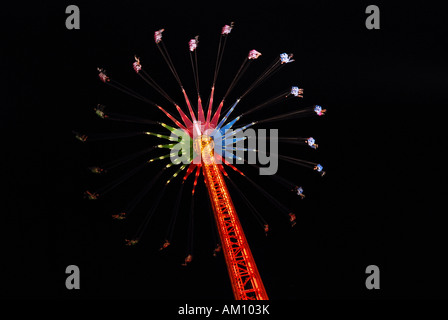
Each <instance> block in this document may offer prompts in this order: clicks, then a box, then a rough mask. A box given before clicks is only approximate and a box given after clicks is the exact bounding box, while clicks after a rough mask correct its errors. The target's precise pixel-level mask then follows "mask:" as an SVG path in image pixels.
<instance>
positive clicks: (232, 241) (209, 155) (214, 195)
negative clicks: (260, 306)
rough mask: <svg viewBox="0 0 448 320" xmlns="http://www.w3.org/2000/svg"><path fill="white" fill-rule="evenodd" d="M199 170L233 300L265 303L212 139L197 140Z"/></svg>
mask: <svg viewBox="0 0 448 320" xmlns="http://www.w3.org/2000/svg"><path fill="white" fill-rule="evenodd" d="M200 145H201V154H202V160H201V161H202V168H203V172H204V176H205V181H206V185H207V189H208V192H209V195H210V200H211V202H212V208H213V213H214V216H215V221H216V224H217V227H218V231H219V237H220V239H221V245H222V248H223V253H224V258H225V261H226V264H227V270H228V272H229V277H230V281H231V284H232V290H233V295H234V297H235V299H236V300H268V295H267V293H266V290H265V288H264V285H263V282H262V281H261V277H260V274H259V273H258V269H257V266H256V264H255V260H254V258H253V256H252V253H251V251H250V248H249V244H248V243H247V240H246V237H245V235H244V232H243V228H242V227H241V223H240V221H239V219H238V215H237V213H236V211H235V207H234V206H233V203H232V199H231V198H230V195H229V191H228V190H227V186H226V184H225V182H224V178H223V176H222V174H221V171H220V170H219V168H218V166H217V164H216V163H215V158H214V156H213V140H211V138H210V137H207V136H202V137H201V144H200Z"/></svg>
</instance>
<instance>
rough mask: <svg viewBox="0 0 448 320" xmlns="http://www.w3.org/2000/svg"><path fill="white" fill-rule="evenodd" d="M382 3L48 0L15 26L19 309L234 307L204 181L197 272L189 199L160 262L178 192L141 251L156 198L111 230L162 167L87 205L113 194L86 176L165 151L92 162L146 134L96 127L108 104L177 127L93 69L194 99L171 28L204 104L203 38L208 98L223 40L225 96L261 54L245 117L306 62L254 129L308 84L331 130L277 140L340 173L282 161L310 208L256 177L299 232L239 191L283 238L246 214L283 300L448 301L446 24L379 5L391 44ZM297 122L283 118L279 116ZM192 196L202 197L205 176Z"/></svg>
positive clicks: (134, 146)
mask: <svg viewBox="0 0 448 320" xmlns="http://www.w3.org/2000/svg"><path fill="white" fill-rule="evenodd" d="M69 4H76V5H78V6H79V8H80V12H81V29H80V30H67V29H66V28H65V19H66V17H67V15H66V14H65V8H66V7H67V6H68V5H69ZM369 4H371V3H368V2H364V1H360V2H357V3H356V4H348V3H340V2H338V3H325V2H315V1H313V2H312V3H311V2H299V1H294V2H285V3H283V2H262V3H260V2H254V1H252V2H251V3H244V4H243V3H242V2H241V1H240V2H230V3H223V2H216V3H215V2H207V3H204V2H196V1H185V2H182V3H180V4H178V3H177V2H169V3H165V4H163V3H161V2H154V1H130V2H123V3H121V4H118V3H110V2H107V1H95V3H94V4H93V3H91V2H87V1H76V2H73V3H72V2H70V3H69V2H66V1H60V2H58V3H56V2H55V1H54V2H53V3H51V2H45V1H44V2H40V3H33V4H21V5H16V6H10V7H7V9H6V10H2V12H1V18H2V24H3V27H2V31H4V32H3V33H4V38H3V40H2V56H3V57H2V59H1V63H2V70H3V72H2V75H3V76H2V80H1V81H2V87H3V89H4V93H3V94H2V97H3V102H2V107H1V117H0V123H1V131H2V137H3V139H2V141H3V146H4V148H2V149H3V152H2V156H1V159H2V162H3V164H2V168H3V172H2V179H1V181H2V185H3V188H2V190H4V191H3V192H2V197H1V199H2V200H1V208H2V225H3V226H5V230H6V232H5V233H3V234H4V235H5V236H6V237H5V239H4V240H3V241H2V242H3V246H2V247H3V248H4V251H5V255H4V259H3V261H2V268H5V269H4V271H2V288H3V289H2V296H3V297H13V298H67V299H72V298H143V299H177V300H179V301H185V300H189V299H232V292H231V287H230V283H229V280H228V276H227V271H226V268H225V263H224V259H223V257H222V255H221V256H219V257H217V258H213V257H212V256H211V252H212V250H213V247H214V244H213V241H212V233H211V231H210V230H211V227H212V223H211V220H210V216H209V213H208V211H207V210H208V207H207V200H206V199H207V197H206V190H205V187H204V185H203V183H202V178H200V180H199V182H200V183H199V186H198V190H197V194H196V199H197V200H198V201H196V207H197V213H196V215H195V217H196V221H195V244H194V252H195V253H194V257H195V258H194V260H193V262H192V263H191V265H190V266H189V267H188V268H183V267H181V266H180V263H181V262H182V261H183V258H184V257H185V248H186V237H187V221H188V219H187V215H188V208H189V200H188V198H189V197H186V196H184V200H183V205H182V208H183V210H181V218H180V220H179V223H178V225H177V228H176V234H175V242H173V245H172V246H171V247H170V248H169V250H167V251H164V252H159V251H158V248H159V246H160V244H161V243H162V242H163V237H164V234H165V231H166V227H167V224H168V221H169V216H170V208H171V205H172V199H174V196H175V195H176V192H177V190H178V186H179V181H177V183H175V181H173V184H172V185H171V186H170V187H169V189H168V190H167V194H166V196H165V197H164V198H163V200H162V205H161V207H160V208H159V210H158V214H157V215H156V217H155V219H154V220H153V222H152V224H151V225H150V227H149V228H148V230H147V232H146V234H145V236H144V237H143V238H142V240H141V243H140V244H139V245H138V246H135V247H131V248H129V247H126V246H124V241H123V239H124V238H126V237H128V236H130V235H132V233H133V231H134V230H135V229H136V228H137V226H138V224H139V223H140V221H141V219H142V217H143V214H144V208H145V206H144V204H146V208H147V207H148V205H149V204H150V202H151V201H152V199H153V198H154V196H155V192H154V193H152V194H151V195H150V196H149V197H148V199H147V200H146V202H144V203H143V205H142V208H141V210H140V211H137V212H136V213H135V216H134V217H133V219H129V221H126V222H124V223H121V222H120V221H118V222H117V221H114V220H112V219H111V218H110V215H111V214H112V213H115V212H116V211H117V210H119V209H117V208H121V206H123V205H125V204H126V202H127V201H129V200H130V199H131V198H132V195H133V194H134V193H135V192H136V191H138V190H139V189H140V188H141V187H142V186H143V185H144V182H145V180H147V179H148V177H151V176H152V175H154V173H155V172H157V170H159V169H160V168H161V166H160V165H159V164H155V165H154V166H153V167H151V168H149V167H148V168H146V169H145V170H144V171H142V173H141V175H139V176H138V177H136V178H135V179H131V180H130V181H131V182H130V183H127V184H124V185H123V186H122V187H120V188H119V189H117V190H116V191H114V192H113V193H111V194H110V195H109V196H107V197H105V198H104V199H101V200H99V201H98V202H90V201H86V200H84V199H83V198H82V193H83V191H84V190H86V189H92V188H94V187H98V186H101V185H104V183H106V182H107V181H109V180H108V179H111V178H113V177H100V178H98V177H96V176H92V175H91V174H90V173H89V172H88V170H87V167H88V166H91V165H97V164H100V163H104V162H105V161H109V160H112V159H115V158H117V157H119V156H120V155H123V154H126V153H127V152H131V151H133V150H134V151H135V150H139V149H142V148H144V147H146V146H147V145H148V146H149V145H152V144H154V141H156V140H155V139H152V138H148V137H144V138H137V139H134V140H132V139H129V140H122V141H117V142H104V143H102V142H98V143H97V142H92V143H90V144H82V143H79V141H77V140H75V139H74V138H73V135H72V133H71V132H72V130H78V131H84V132H114V131H117V130H118V131H119V130H123V131H126V130H131V131H132V130H133V129H132V128H133V127H131V126H125V125H122V124H119V123H108V122H105V121H101V119H99V118H97V117H95V115H94V113H93V110H92V109H93V106H95V105H96V104H97V103H102V104H105V105H107V106H108V108H110V109H111V110H117V111H120V112H121V113H127V112H129V113H130V114H138V115H143V116H146V117H151V118H155V119H156V120H161V119H164V118H163V115H161V114H160V112H158V111H157V110H152V109H151V107H150V106H147V105H144V104H143V103H141V102H139V101H136V100H134V99H133V98H131V97H127V96H123V95H122V94H121V93H117V92H115V91H113V90H112V89H111V88H109V87H107V86H105V85H104V84H103V83H101V82H100V81H99V80H98V77H97V71H96V67H98V66H100V67H104V68H105V69H106V70H107V71H108V75H109V76H111V77H114V78H116V79H117V80H118V81H120V82H122V83H124V84H126V85H127V86H129V87H131V88H134V89H135V90H136V91H139V92H142V93H144V94H145V95H146V96H148V97H150V98H151V99H152V100H155V101H157V102H159V101H160V102H163V103H165V102H164V101H163V100H162V98H161V97H159V96H157V95H156V93H155V92H153V91H151V89H149V88H148V87H145V84H144V83H142V82H141V81H139V80H140V79H138V77H136V75H135V73H134V71H133V70H132V68H131V64H132V62H133V56H134V54H137V55H139V56H140V57H141V58H142V63H143V64H144V65H145V66H148V68H149V70H150V71H152V70H153V75H154V77H155V78H156V79H157V80H158V81H159V82H160V83H161V84H162V86H163V87H164V88H165V89H166V91H167V92H168V93H170V94H172V95H173V97H174V98H175V100H177V101H181V98H182V97H181V95H180V92H179V90H178V86H177V84H176V82H175V81H174V79H173V77H172V76H171V75H170V73H169V70H168V68H167V67H166V66H165V65H164V61H163V60H162V58H161V56H160V54H159V53H158V50H157V49H156V46H155V45H154V43H153V38H152V37H153V32H154V30H158V29H160V28H165V29H166V31H165V33H164V41H165V43H166V45H167V48H168V50H169V51H170V54H171V57H172V58H173V61H174V63H175V65H176V68H177V69H178V72H179V74H180V76H181V78H182V80H183V83H184V86H185V88H186V89H187V91H188V92H189V93H190V98H193V97H194V95H193V93H194V86H193V78H192V75H191V68H190V65H189V59H188V55H187V42H188V40H189V39H190V38H192V37H194V36H195V35H197V34H199V35H200V48H199V51H198V54H199V61H200V62H199V63H200V66H199V68H200V76H201V80H200V81H201V92H202V96H203V99H204V100H205V98H206V97H208V94H209V92H208V90H209V88H210V84H211V83H210V82H211V78H212V72H213V68H214V62H215V54H216V46H217V43H218V39H219V37H218V35H219V32H220V28H221V27H222V26H223V25H224V24H228V23H229V22H230V21H235V28H234V29H233V31H232V34H231V35H230V37H229V40H228V43H227V47H226V52H225V56H224V60H223V65H222V69H221V72H220V75H219V78H218V84H217V88H219V89H217V96H218V97H219V96H222V94H223V93H224V90H225V88H226V85H228V83H229V82H230V81H231V79H232V77H233V75H234V73H235V72H236V71H237V69H238V67H239V65H240V63H241V61H242V59H243V57H244V55H245V54H247V52H248V51H249V50H250V49H254V48H255V49H257V50H258V51H260V52H262V53H263V56H262V57H261V58H260V61H257V64H254V65H253V66H251V68H250V69H249V71H248V73H247V74H246V77H245V79H243V80H242V81H241V83H240V84H239V85H238V86H237V88H235V90H234V91H233V92H232V94H231V95H230V96H229V101H231V100H232V99H235V98H236V97H237V94H238V93H241V92H242V90H243V89H244V88H245V87H247V85H249V84H250V80H253V79H254V78H255V76H256V75H257V74H258V73H259V72H261V71H262V70H263V68H264V67H265V66H266V65H267V64H268V63H270V62H271V61H272V60H273V59H274V57H275V56H276V55H277V54H279V53H281V52H293V53H294V58H295V59H296V61H295V62H294V63H293V64H291V65H288V66H287V67H285V68H284V70H282V72H281V73H279V74H276V75H275V76H274V77H273V78H272V79H270V80H269V81H268V82H267V83H266V84H264V85H263V86H262V87H260V88H258V89H257V90H255V91H254V92H253V93H251V94H250V96H248V98H247V101H246V103H245V104H243V103H242V104H241V105H240V106H239V108H241V109H240V111H241V110H244V107H248V106H250V105H251V104H255V103H259V102H262V101H263V99H266V98H269V97H271V96H273V95H275V94H276V93H278V92H280V91H281V90H283V89H285V88H287V87H289V86H291V85H295V84H298V85H300V86H301V87H303V88H304V89H305V98H304V99H303V102H301V105H303V106H309V105H313V104H320V105H322V106H324V107H325V108H327V109H328V113H327V115H326V116H325V117H322V118H318V117H311V118H301V119H291V120H287V121H282V122H276V123H272V124H271V125H269V126H268V125H266V126H264V127H265V128H278V129H279V130H280V136H310V135H312V136H313V137H315V138H316V139H317V142H318V143H319V145H320V146H319V149H318V150H317V151H314V150H311V149H308V148H305V147H297V146H294V145H284V144H281V145H280V152H281V153H283V154H288V155H292V156H295V157H299V158H303V159H307V160H312V161H317V162H321V163H322V164H323V165H324V166H325V167H326V169H327V175H326V176H325V177H323V178H320V177H319V176H318V175H317V174H315V172H311V173H310V172H308V171H306V170H305V169H304V168H301V167H297V166H292V165H289V164H287V163H284V162H280V166H279V174H280V175H281V176H283V177H286V178H288V179H289V180H292V181H296V182H297V183H299V184H302V185H303V186H304V188H305V193H306V195H307V197H306V198H305V199H304V200H303V201H301V200H299V199H297V198H295V197H294V196H293V195H292V194H291V193H289V192H288V191H287V190H282V189H280V187H279V186H277V185H275V184H274V183H273V182H272V180H270V178H269V177H259V176H258V175H257V174H256V172H255V171H254V170H253V169H252V168H244V170H245V171H247V172H248V173H249V174H250V176H251V177H252V178H253V179H254V180H256V181H257V182H260V183H261V185H262V186H263V187H265V188H266V189H267V190H269V191H270V192H272V194H273V195H275V196H276V197H278V199H280V200H281V201H282V202H283V203H284V204H285V205H286V206H288V207H290V208H292V209H293V211H294V212H296V215H297V217H298V223H297V226H296V227H295V228H293V229H291V228H290V226H289V224H288V221H287V220H286V219H285V218H284V217H282V216H281V214H280V213H279V212H278V210H277V209H276V207H274V206H272V205H271V204H269V203H268V202H267V201H265V200H263V199H261V198H262V196H261V194H259V193H257V192H256V191H255V190H253V189H251V187H250V185H249V184H247V183H246V182H245V181H244V180H243V179H241V178H240V177H238V176H237V175H235V174H233V172H231V173H230V174H231V175H232V178H233V179H234V180H235V181H236V182H238V183H239V184H240V186H241V189H242V190H244V192H245V194H246V195H247V196H248V197H249V198H250V199H251V200H252V201H253V202H254V203H255V204H256V205H257V207H258V209H259V210H260V211H261V212H262V214H263V215H264V217H265V218H266V219H267V220H268V221H269V222H270V224H271V229H272V232H271V234H270V235H269V236H268V237H265V236H264V233H263V230H261V229H260V228H259V227H258V225H257V224H256V221H255V220H254V219H253V217H252V216H250V214H249V213H248V210H247V208H246V207H245V206H244V203H243V202H241V200H240V199H239V198H238V197H237V196H235V197H234V202H235V205H236V207H237V210H238V212H239V216H240V219H241V221H242V224H243V227H244V229H245V232H246V236H247V238H248V240H249V243H250V245H251V248H252V251H253V254H254V256H255V259H256V261H257V265H258V267H259V270H260V273H261V275H262V278H263V280H264V283H265V286H266V289H267V291H268V294H269V296H270V298H271V299H272V300H286V299H291V300H294V299H308V298H367V299H370V298H373V299H376V298H441V297H444V298H446V296H447V294H446V289H445V286H446V277H445V275H444V270H445V267H446V263H445V262H444V257H443V256H444V254H445V245H446V240H447V239H446V235H445V228H446V224H444V221H445V220H444V216H445V214H446V210H445V208H444V207H443V206H439V204H443V201H440V200H443V197H444V194H445V192H444V183H446V173H445V170H444V163H443V161H442V160H441V159H440V158H441V154H442V152H443V151H445V150H446V148H445V145H444V142H445V141H444V135H443V132H444V130H443V127H444V121H443V117H444V110H443V109H444V108H445V106H446V101H445V100H446V99H443V97H444V96H443V92H442V88H441V87H442V85H443V84H445V85H446V82H447V80H446V63H445V60H443V58H444V55H443V54H442V47H443V42H444V41H445V34H446V33H445V32H444V25H443V20H442V18H443V15H442V10H441V8H438V7H437V6H436V5H434V4H429V3H427V4H425V5H423V4H420V5H414V4H411V3H409V2H403V3H396V2H394V4H392V3H389V2H385V3H382V2H376V3H374V4H376V5H378V6H379V8H380V10H381V29H380V30H367V29H366V27H365V19H366V17H367V15H366V14H365V8H366V7H367V5H369ZM219 90H220V91H219ZM293 107H294V104H288V105H283V106H282V105H281V106H276V107H274V111H275V113H278V112H286V111H288V110H291V108H293ZM269 112H272V110H271V111H266V112H265V114H263V112H260V113H259V114H257V117H258V116H259V117H260V118H261V117H263V115H265V116H266V115H268V113H269ZM256 119H257V118H256V116H255V114H254V120H256ZM248 120H250V121H251V120H252V119H248ZM134 128H135V127H134ZM139 128H142V127H141V126H140V127H139ZM134 164H135V163H134ZM132 166H133V164H132V163H131V164H129V166H128V168H131V167H132ZM230 171H231V170H230ZM115 177H117V175H116V176H115ZM178 180H179V179H178ZM189 182H190V183H189V184H188V183H187V187H186V190H188V191H187V192H186V193H185V195H188V194H189V190H190V188H191V183H192V181H191V178H190V180H189ZM230 192H231V193H232V192H234V191H232V189H231V188H230ZM438 200H439V201H440V202H438ZM239 208H241V209H239ZM70 264H74V265H77V266H79V267H80V270H81V289H80V290H72V291H69V290H67V289H66V288H65V278H66V276H67V275H66V274H65V268H66V267H67V266H68V265H70ZM371 264H374V265H377V266H379V267H380V270H381V289H380V290H372V291H369V290H367V289H366V287H365V278H366V276H367V275H366V274H365V269H366V267H367V266H368V265H371Z"/></svg>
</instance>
